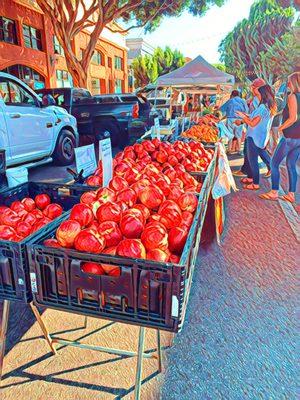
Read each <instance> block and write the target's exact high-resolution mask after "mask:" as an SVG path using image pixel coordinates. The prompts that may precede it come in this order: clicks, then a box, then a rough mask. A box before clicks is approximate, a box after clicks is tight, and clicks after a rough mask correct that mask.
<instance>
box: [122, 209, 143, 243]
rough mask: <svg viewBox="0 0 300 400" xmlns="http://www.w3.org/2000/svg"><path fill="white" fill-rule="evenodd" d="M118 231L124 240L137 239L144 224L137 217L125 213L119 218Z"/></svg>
mask: <svg viewBox="0 0 300 400" xmlns="http://www.w3.org/2000/svg"><path fill="white" fill-rule="evenodd" d="M137 211H138V210H137ZM120 229H121V232H122V234H123V235H124V236H125V237H126V238H128V239H138V238H139V237H140V236H141V233H142V232H143V229H144V224H143V222H142V221H141V219H140V218H139V217H137V216H136V215H134V214H132V213H131V214H130V213H128V212H127V213H125V214H124V215H123V216H122V218H121V221H120Z"/></svg>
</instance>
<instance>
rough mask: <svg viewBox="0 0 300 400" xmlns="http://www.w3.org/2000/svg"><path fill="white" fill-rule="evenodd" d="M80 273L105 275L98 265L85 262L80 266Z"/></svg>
mask: <svg viewBox="0 0 300 400" xmlns="http://www.w3.org/2000/svg"><path fill="white" fill-rule="evenodd" d="M81 271H82V272H85V273H86V274H92V275H105V272H104V270H103V268H102V266H101V265H100V264H97V263H94V262H85V263H83V264H82V266H81Z"/></svg>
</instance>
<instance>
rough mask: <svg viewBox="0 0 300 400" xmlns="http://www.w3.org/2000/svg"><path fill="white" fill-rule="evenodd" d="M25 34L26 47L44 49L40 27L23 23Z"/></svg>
mask: <svg viewBox="0 0 300 400" xmlns="http://www.w3.org/2000/svg"><path fill="white" fill-rule="evenodd" d="M23 36H24V42H25V46H26V47H29V48H31V49H36V50H43V46H42V35H41V31H40V30H39V29H35V28H33V27H32V26H28V25H23Z"/></svg>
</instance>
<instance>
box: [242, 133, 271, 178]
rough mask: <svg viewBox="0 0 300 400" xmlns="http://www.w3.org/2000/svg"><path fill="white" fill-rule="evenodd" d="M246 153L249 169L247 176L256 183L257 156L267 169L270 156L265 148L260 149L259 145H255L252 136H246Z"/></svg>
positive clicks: (257, 176) (257, 174)
mask: <svg viewBox="0 0 300 400" xmlns="http://www.w3.org/2000/svg"><path fill="white" fill-rule="evenodd" d="M247 155H248V160H249V164H250V169H251V171H249V173H248V178H252V179H253V183H254V185H258V184H259V165H258V157H260V158H261V159H262V160H263V162H264V163H265V164H266V166H267V167H268V169H270V163H271V157H270V156H269V153H268V152H267V151H266V150H265V149H261V148H260V147H257V146H256V144H255V143H254V140H253V139H252V137H248V138H247Z"/></svg>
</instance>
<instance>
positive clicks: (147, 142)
mask: <svg viewBox="0 0 300 400" xmlns="http://www.w3.org/2000/svg"><path fill="white" fill-rule="evenodd" d="M142 145H143V147H144V149H145V151H147V153H153V151H155V146H154V144H153V143H152V142H151V141H150V140H145V141H144V142H142Z"/></svg>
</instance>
